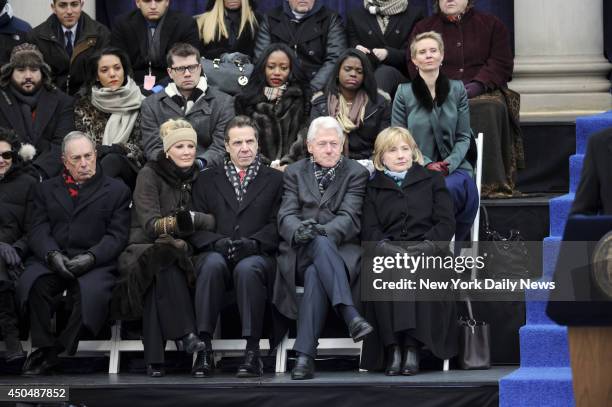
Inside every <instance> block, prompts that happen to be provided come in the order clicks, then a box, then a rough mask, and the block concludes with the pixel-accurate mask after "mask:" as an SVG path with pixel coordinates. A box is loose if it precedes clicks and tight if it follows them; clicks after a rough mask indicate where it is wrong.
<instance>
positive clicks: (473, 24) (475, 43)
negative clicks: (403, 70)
mask: <svg viewBox="0 0 612 407" xmlns="http://www.w3.org/2000/svg"><path fill="white" fill-rule="evenodd" d="M432 30H433V31H436V32H438V33H440V34H442V39H443V40H444V64H442V66H441V67H440V72H442V73H443V74H444V75H446V76H448V77H449V78H450V79H456V80H460V81H463V83H468V82H471V81H478V82H480V83H481V84H483V85H484V86H485V87H486V89H487V90H493V89H498V88H502V87H505V86H506V83H507V82H508V81H509V80H510V79H511V77H512V69H513V67H514V58H513V56H512V49H511V48H510V35H509V33H508V29H507V28H506V26H505V25H504V23H502V22H501V20H500V19H499V18H497V17H495V16H494V15H491V14H484V13H481V12H479V11H478V10H475V9H473V8H472V9H470V10H469V11H468V12H467V13H465V15H464V16H463V18H462V19H461V21H460V22H459V23H451V22H450V21H448V20H447V19H446V17H444V16H443V15H440V14H436V15H433V16H431V17H428V18H426V19H424V20H421V21H419V22H418V23H417V24H416V25H415V26H414V30H413V31H412V34H411V35H410V37H411V38H413V37H415V36H416V35H417V34H420V33H422V32H426V31H432ZM407 59H408V69H409V70H410V76H411V77H412V78H414V77H415V75H416V67H415V66H414V64H413V63H412V61H411V60H410V49H408V50H407Z"/></svg>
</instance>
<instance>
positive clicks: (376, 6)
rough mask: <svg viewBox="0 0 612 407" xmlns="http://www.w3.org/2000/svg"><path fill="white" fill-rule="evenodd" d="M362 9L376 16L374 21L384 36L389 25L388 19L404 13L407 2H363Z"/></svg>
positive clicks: (377, 0)
mask: <svg viewBox="0 0 612 407" xmlns="http://www.w3.org/2000/svg"><path fill="white" fill-rule="evenodd" d="M363 7H365V9H366V10H368V12H369V13H370V14H374V15H375V16H376V21H378V25H379V26H380V30H381V31H382V33H383V34H384V33H385V31H386V30H387V26H388V25H389V18H390V17H391V16H393V15H396V14H399V13H403V12H404V11H406V9H407V8H408V0H363Z"/></svg>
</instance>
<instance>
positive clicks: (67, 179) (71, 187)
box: [62, 168, 79, 200]
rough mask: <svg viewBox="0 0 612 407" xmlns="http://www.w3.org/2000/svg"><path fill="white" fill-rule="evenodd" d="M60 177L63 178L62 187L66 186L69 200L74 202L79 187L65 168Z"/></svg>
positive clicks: (77, 195)
mask: <svg viewBox="0 0 612 407" xmlns="http://www.w3.org/2000/svg"><path fill="white" fill-rule="evenodd" d="M62 177H63V178H64V185H66V188H68V194H70V198H72V199H74V200H76V199H77V198H78V197H79V185H78V184H77V183H76V181H75V180H74V178H72V175H70V173H69V172H68V170H67V169H65V168H64V172H62Z"/></svg>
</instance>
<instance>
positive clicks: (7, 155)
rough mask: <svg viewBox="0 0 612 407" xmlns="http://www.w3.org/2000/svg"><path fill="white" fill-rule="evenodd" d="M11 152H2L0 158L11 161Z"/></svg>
mask: <svg viewBox="0 0 612 407" xmlns="http://www.w3.org/2000/svg"><path fill="white" fill-rule="evenodd" d="M13 155H14V154H13V152H12V151H4V152H2V153H0V157H2V158H3V159H5V160H12V159H13Z"/></svg>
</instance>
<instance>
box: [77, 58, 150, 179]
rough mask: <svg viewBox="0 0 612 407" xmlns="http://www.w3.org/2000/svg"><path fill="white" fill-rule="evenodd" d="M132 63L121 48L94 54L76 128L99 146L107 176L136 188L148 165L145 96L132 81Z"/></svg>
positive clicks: (82, 91) (102, 165) (82, 93)
mask: <svg viewBox="0 0 612 407" xmlns="http://www.w3.org/2000/svg"><path fill="white" fill-rule="evenodd" d="M131 75H132V68H131V66H130V60H129V58H128V57H127V55H126V54H125V52H124V51H122V50H120V49H118V48H106V49H104V50H102V51H100V52H99V53H96V54H95V55H93V56H92V57H91V58H90V60H89V61H88V65H87V79H86V85H85V87H84V88H83V89H81V96H80V97H79V98H78V100H77V101H76V103H75V110H74V122H75V123H74V125H75V127H76V129H77V130H79V131H82V132H84V133H86V134H88V135H89V136H90V137H91V138H92V139H93V141H94V142H95V143H96V149H97V153H98V160H99V162H100V166H101V167H102V171H103V172H104V175H107V176H109V177H113V178H121V179H122V180H123V181H124V182H125V183H126V185H127V186H129V187H130V189H134V185H135V183H136V175H137V173H138V170H139V169H140V168H141V167H142V166H143V165H144V163H145V157H144V154H143V152H142V147H141V145H142V142H141V140H142V135H141V132H140V105H141V103H142V100H143V99H144V96H143V95H142V93H141V91H140V88H139V87H138V85H136V82H134V81H133V80H132V77H131Z"/></svg>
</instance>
